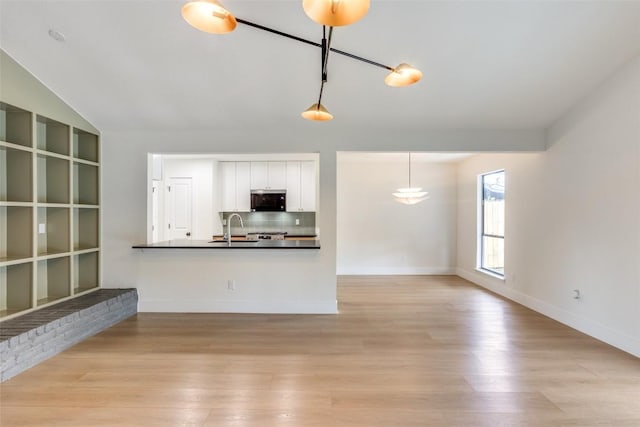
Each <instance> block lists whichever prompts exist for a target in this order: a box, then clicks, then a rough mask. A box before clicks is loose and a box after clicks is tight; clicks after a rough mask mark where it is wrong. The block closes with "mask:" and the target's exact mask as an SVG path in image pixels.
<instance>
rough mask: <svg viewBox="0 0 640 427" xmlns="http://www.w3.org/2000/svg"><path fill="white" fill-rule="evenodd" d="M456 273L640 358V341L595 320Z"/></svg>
mask: <svg viewBox="0 0 640 427" xmlns="http://www.w3.org/2000/svg"><path fill="white" fill-rule="evenodd" d="M456 271H457V275H458V276H460V277H462V278H463V279H465V280H468V281H470V282H472V283H475V284H476V285H478V286H482V287H483V288H485V289H488V290H490V291H491V292H495V293H496V294H498V295H502V296H503V297H505V298H508V299H510V300H512V301H515V302H517V303H518V304H521V305H523V306H525V307H527V308H530V309H531V310H534V311H537V312H538V313H541V314H543V315H545V316H547V317H550V318H551V319H553V320H556V321H558V322H560V323H562V324H565V325H567V326H569V327H571V328H573V329H576V330H578V331H580V332H582V333H584V334H587V335H589V336H591V337H593V338H596V339H598V340H600V341H602V342H605V343H607V344H609V345H612V346H614V347H616V348H619V349H620V350H623V351H626V352H627V353H630V354H632V355H634V356H636V357H640V340H638V339H636V338H634V337H632V336H630V335H627V334H623V333H620V332H618V331H615V330H613V329H611V328H609V327H607V326H604V325H602V324H600V323H598V322H594V321H593V320H591V319H586V318H584V317H581V316H576V315H575V314H574V313H571V312H569V311H566V310H564V309H562V308H559V307H557V306H555V305H552V304H549V303H547V302H545V301H542V300H539V299H537V298H533V297H531V296H529V295H526V294H523V293H522V292H519V291H517V290H515V289H512V288H509V287H508V286H507V285H506V283H505V282H504V281H502V280H499V279H494V278H492V277H490V276H488V275H485V274H482V273H479V272H476V271H468V270H464V269H461V268H458V269H457V270H456Z"/></svg>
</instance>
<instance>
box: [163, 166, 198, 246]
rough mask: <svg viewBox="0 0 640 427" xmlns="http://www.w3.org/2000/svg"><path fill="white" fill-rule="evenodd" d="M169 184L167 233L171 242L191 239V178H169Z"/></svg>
mask: <svg viewBox="0 0 640 427" xmlns="http://www.w3.org/2000/svg"><path fill="white" fill-rule="evenodd" d="M167 184H168V185H167V214H168V215H167V233H168V235H169V240H175V239H191V229H192V224H191V221H192V215H191V207H192V199H191V197H192V188H191V187H192V183H191V178H169V180H168V183H167Z"/></svg>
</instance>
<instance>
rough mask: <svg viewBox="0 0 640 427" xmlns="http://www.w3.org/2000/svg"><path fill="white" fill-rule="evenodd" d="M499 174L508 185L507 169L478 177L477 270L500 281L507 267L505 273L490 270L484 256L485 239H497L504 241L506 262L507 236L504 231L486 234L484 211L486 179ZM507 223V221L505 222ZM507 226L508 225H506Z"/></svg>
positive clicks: (503, 252) (503, 277) (504, 268)
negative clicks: (497, 233)
mask: <svg viewBox="0 0 640 427" xmlns="http://www.w3.org/2000/svg"><path fill="white" fill-rule="evenodd" d="M497 173H502V174H503V175H504V180H505V184H506V175H507V173H506V170H505V169H496V170H493V171H489V172H484V173H481V174H479V175H478V193H477V194H478V215H477V220H478V228H477V230H478V237H477V248H478V250H477V262H476V269H477V270H478V271H481V272H483V273H485V274H488V275H490V276H494V277H496V278H498V279H502V280H504V279H505V270H506V267H504V266H503V271H502V272H500V271H496V270H493V269H491V268H488V267H486V266H485V265H484V262H483V261H484V255H485V250H486V249H485V244H484V238H485V237H489V238H496V239H502V242H503V243H502V245H503V251H502V257H503V260H504V254H505V251H504V241H505V236H504V231H503V235H502V236H500V235H495V234H485V209H484V204H485V200H486V199H485V194H484V182H485V177H487V176H489V175H493V174H497ZM504 194H505V196H504V197H505V199H504V200H505V201H506V185H505V193H504ZM504 210H505V212H504V213H503V215H504V216H505V217H506V207H504ZM505 222H506V220H505ZM505 226H506V224H505Z"/></svg>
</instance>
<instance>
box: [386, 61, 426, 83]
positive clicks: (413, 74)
mask: <svg viewBox="0 0 640 427" xmlns="http://www.w3.org/2000/svg"><path fill="white" fill-rule="evenodd" d="M421 78H422V71H420V70H418V69H417V68H414V67H412V66H411V65H409V64H405V63H402V64H400V65H398V66H397V67H396V68H395V69H394V70H393V71H392V72H390V73H389V74H388V75H387V77H385V79H384V82H385V83H386V84H387V85H388V86H393V87H401V86H409V85H412V84H414V83H417V82H419V81H420V79H421Z"/></svg>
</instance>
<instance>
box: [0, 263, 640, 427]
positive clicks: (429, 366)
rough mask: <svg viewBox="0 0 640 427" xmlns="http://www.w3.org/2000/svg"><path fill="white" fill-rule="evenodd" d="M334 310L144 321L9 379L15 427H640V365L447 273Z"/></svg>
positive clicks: (379, 288)
mask: <svg viewBox="0 0 640 427" xmlns="http://www.w3.org/2000/svg"><path fill="white" fill-rule="evenodd" d="M338 299H339V307H340V314H339V315H337V316H332V315H242V314H147V313H143V314H138V315H137V316H135V317H132V318H130V319H128V320H126V321H125V322H123V323H121V324H119V325H117V326H115V327H113V328H110V329H108V330H107V331H105V332H103V333H101V334H99V335H97V336H95V337H92V338H90V339H88V340H86V341H84V342H82V343H80V344H78V345H76V346H75V347H73V348H71V349H69V350H67V351H65V352H63V353H61V354H59V355H58V356H55V357H54V358H52V359H49V360H48V361H46V362H44V363H42V364H41V365H39V366H37V367H34V368H32V369H30V370H28V371H26V372H24V373H22V374H20V375H18V376H17V377H15V378H13V379H11V380H9V381H6V382H5V383H3V384H1V385H0V425H1V426H2V427H9V426H83V427H86V426H305V427H306V426H403V427H404V426H491V427H493V426H536V427H537V426H581V427H585V426H635V427H637V426H640V359H638V358H635V357H633V356H631V355H629V354H626V353H624V352H622V351H619V350H617V349H615V348H612V347H610V346H608V345H606V344H603V343H601V342H599V341H596V340H594V339H592V338H590V337H587V336H585V335H583V334H581V333H579V332H576V331H574V330H572V329H569V328H567V327H565V326H563V325H561V324H558V323H557V322H554V321H552V320H550V319H548V318H546V317H544V316H542V315H539V314H537V313H535V312H533V311H530V310H528V309H525V308H523V307H521V306H519V305H517V304H514V303H512V302H510V301H507V300H504V299H502V298H500V297H498V296H496V295H493V294H491V293H488V292H486V291H484V290H482V289H480V288H478V287H476V286H473V285H472V284H470V283H469V282H466V281H464V280H463V279H460V278H458V277H454V276H411V277H407V276H401V277H397V276H396V277H381V276H375V277H341V278H340V279H339V286H338Z"/></svg>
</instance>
